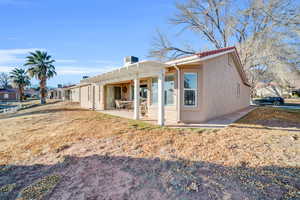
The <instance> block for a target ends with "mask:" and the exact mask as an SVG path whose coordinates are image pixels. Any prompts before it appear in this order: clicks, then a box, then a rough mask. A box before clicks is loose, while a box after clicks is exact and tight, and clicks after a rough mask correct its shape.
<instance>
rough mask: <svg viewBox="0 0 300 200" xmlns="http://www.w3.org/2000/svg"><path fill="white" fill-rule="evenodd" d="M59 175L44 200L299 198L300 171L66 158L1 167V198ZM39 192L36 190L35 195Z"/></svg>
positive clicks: (198, 163)
mask: <svg viewBox="0 0 300 200" xmlns="http://www.w3.org/2000/svg"><path fill="white" fill-rule="evenodd" d="M51 174H59V175H60V176H61V180H60V181H59V183H58V185H56V187H55V188H54V190H52V192H50V193H48V194H47V195H46V196H44V198H45V199H53V200H54V199H55V200H59V199H114V200H115V199H120V200H121V199H122V200H123V199H299V198H300V193H299V190H300V169H299V168H296V167H295V168H284V167H277V166H267V167H259V168H251V167H247V163H242V164H241V166H238V167H227V166H222V165H217V164H213V163H207V162H191V161H186V160H177V161H168V160H160V159H158V158H157V159H145V158H132V157H113V156H99V155H94V156H89V157H82V158H81V157H65V158H64V160H63V161H62V162H61V163H57V164H54V165H32V166H18V165H10V166H0V188H1V187H2V188H3V187H4V186H5V185H8V184H11V185H13V187H12V188H11V189H10V190H9V191H6V192H2V193H1V189H0V199H3V200H5V199H15V198H17V196H18V194H19V193H20V191H21V190H22V189H23V188H24V187H27V186H29V185H31V184H33V183H36V182H37V181H38V180H39V179H40V178H42V177H45V176H48V175H51ZM32 192H34V191H32Z"/></svg>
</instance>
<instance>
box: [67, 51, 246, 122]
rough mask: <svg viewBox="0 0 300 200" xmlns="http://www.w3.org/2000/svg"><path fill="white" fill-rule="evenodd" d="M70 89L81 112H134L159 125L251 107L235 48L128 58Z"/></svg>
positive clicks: (196, 120)
mask: <svg viewBox="0 0 300 200" xmlns="http://www.w3.org/2000/svg"><path fill="white" fill-rule="evenodd" d="M72 90H73V91H76V94H77V95H76V97H75V96H74V97H73V98H74V99H76V100H77V99H79V102H80V105H81V107H83V108H88V109H94V110H100V111H105V110H116V109H117V108H118V109H122V108H127V109H129V110H130V109H132V110H133V112H132V114H133V118H134V119H140V118H141V117H147V119H152V120H157V122H158V124H159V125H164V124H165V123H170V124H177V123H201V122H204V121H207V120H210V119H213V118H216V117H219V116H222V115H226V114H229V113H233V112H235V111H238V110H241V109H244V108H246V107H248V106H249V103H250V86H249V84H248V83H247V79H246V76H245V73H244V71H243V68H242V65H241V62H240V59H239V55H238V53H237V50H236V48H235V47H229V48H223V49H218V50H213V51H206V52H201V53H198V54H195V55H192V56H187V57H183V58H178V59H175V60H171V61H168V62H165V63H162V62H158V61H138V59H137V58H135V57H127V58H126V59H125V64H124V66H123V67H121V68H119V69H116V70H113V71H110V72H107V73H104V74H100V75H97V76H94V77H90V78H87V79H84V80H82V81H81V82H80V84H78V85H76V86H74V87H72ZM121 103H122V105H121ZM128 112H129V111H128Z"/></svg>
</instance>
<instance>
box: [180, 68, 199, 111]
mask: <svg viewBox="0 0 300 200" xmlns="http://www.w3.org/2000/svg"><path fill="white" fill-rule="evenodd" d="M185 74H196V86H197V88H196V89H192V88H185V87H184V75H185ZM182 85H183V106H184V107H187V108H196V107H197V106H198V72H184V73H183V84H182ZM186 90H192V91H195V105H185V99H184V98H185V91H186Z"/></svg>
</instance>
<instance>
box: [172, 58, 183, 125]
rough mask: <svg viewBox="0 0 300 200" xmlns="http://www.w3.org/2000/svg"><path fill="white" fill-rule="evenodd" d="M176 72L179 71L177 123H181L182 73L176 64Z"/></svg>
mask: <svg viewBox="0 0 300 200" xmlns="http://www.w3.org/2000/svg"><path fill="white" fill-rule="evenodd" d="M174 67H175V69H176V71H177V103H176V105H177V122H180V120H181V115H180V114H181V84H180V80H181V73H180V69H179V68H178V66H177V65H176V64H175V65H174Z"/></svg>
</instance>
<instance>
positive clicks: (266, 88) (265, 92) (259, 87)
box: [255, 80, 300, 97]
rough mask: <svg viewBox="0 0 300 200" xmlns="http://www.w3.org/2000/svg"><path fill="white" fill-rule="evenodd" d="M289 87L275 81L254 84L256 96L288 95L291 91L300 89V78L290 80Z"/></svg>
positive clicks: (290, 94)
mask: <svg viewBox="0 0 300 200" xmlns="http://www.w3.org/2000/svg"><path fill="white" fill-rule="evenodd" d="M290 82H291V87H290V88H284V87H282V86H280V85H279V84H277V83H276V82H270V83H264V82H259V83H257V84H256V87H255V91H256V96H258V97H269V96H281V97H290V96H292V95H293V91H299V90H300V80H290Z"/></svg>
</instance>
